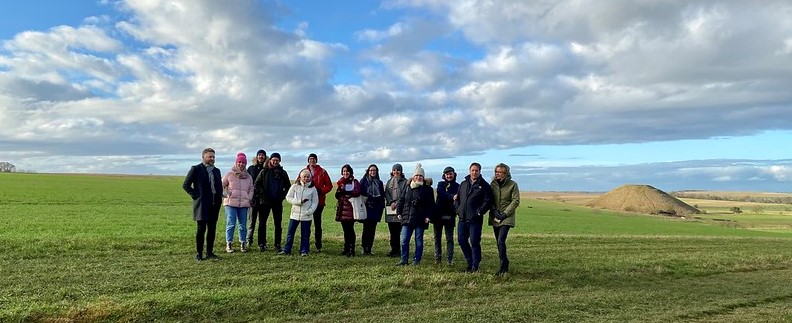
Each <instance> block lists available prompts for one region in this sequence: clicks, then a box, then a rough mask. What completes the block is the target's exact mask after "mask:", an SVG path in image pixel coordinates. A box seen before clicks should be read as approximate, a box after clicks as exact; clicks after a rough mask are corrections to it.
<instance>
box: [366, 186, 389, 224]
mask: <svg viewBox="0 0 792 323" xmlns="http://www.w3.org/2000/svg"><path fill="white" fill-rule="evenodd" d="M377 179H379V178H377ZM372 182H373V180H372V178H371V177H369V176H368V175H366V176H363V179H361V180H360V194H361V195H363V196H365V197H366V221H367V222H380V221H382V211H383V210H385V187H384V186H383V185H382V181H376V183H377V188H379V192H380V195H379V196H371V195H370V194H368V191H369V185H371V183H372Z"/></svg>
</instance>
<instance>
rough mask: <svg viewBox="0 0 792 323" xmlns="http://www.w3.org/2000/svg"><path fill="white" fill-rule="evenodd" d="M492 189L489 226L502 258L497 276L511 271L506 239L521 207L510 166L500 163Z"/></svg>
mask: <svg viewBox="0 0 792 323" xmlns="http://www.w3.org/2000/svg"><path fill="white" fill-rule="evenodd" d="M490 186H491V187H492V194H493V197H492V201H493V203H492V210H491V212H490V213H489V214H490V215H489V224H490V225H491V226H492V228H493V231H494V232H495V240H496V241H497V243H498V258H500V269H499V270H498V272H497V273H495V275H498V276H500V275H503V274H505V273H507V272H508V271H509V258H508V257H507V256H506V238H507V237H508V236H509V229H511V228H513V227H514V222H515V221H514V220H515V219H514V218H515V215H516V212H517V206H519V205H520V189H519V188H518V187H517V183H516V182H515V181H513V180H512V179H511V171H510V169H509V166H508V165H506V164H504V163H500V164H498V165H497V166H495V178H493V179H492V183H490Z"/></svg>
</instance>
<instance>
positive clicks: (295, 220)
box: [279, 169, 319, 257]
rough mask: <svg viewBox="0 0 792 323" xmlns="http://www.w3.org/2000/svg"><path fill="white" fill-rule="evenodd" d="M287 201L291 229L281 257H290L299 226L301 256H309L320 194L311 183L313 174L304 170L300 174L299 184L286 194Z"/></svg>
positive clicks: (289, 228) (288, 230) (287, 234)
mask: <svg viewBox="0 0 792 323" xmlns="http://www.w3.org/2000/svg"><path fill="white" fill-rule="evenodd" d="M286 201H287V202H289V204H291V213H290V215H289V227H288V229H287V231H286V244H285V245H284V246H283V249H282V250H281V251H280V252H279V254H281V255H290V254H291V249H292V245H294V234H295V233H296V232H297V226H298V225H299V226H300V256H303V257H305V256H307V255H308V248H309V245H310V238H311V221H312V220H313V212H314V211H315V210H316V207H317V206H318V205H319V193H317V191H316V188H315V187H314V186H313V184H312V183H311V172H309V171H308V170H307V169H303V170H302V171H301V172H300V175H299V177H298V178H297V182H296V183H294V185H292V186H291V187H290V188H289V192H288V193H286Z"/></svg>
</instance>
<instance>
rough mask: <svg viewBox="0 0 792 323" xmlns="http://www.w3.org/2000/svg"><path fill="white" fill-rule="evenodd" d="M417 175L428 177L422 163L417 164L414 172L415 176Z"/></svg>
mask: <svg viewBox="0 0 792 323" xmlns="http://www.w3.org/2000/svg"><path fill="white" fill-rule="evenodd" d="M415 175H421V176H426V173H425V172H424V169H423V168H421V163H418V164H415V172H413V176H415Z"/></svg>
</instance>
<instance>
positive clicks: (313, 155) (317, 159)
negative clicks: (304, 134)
mask: <svg viewBox="0 0 792 323" xmlns="http://www.w3.org/2000/svg"><path fill="white" fill-rule="evenodd" d="M311 157H313V158H316V161H319V156H316V154H314V153H310V154H308V159H311Z"/></svg>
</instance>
